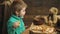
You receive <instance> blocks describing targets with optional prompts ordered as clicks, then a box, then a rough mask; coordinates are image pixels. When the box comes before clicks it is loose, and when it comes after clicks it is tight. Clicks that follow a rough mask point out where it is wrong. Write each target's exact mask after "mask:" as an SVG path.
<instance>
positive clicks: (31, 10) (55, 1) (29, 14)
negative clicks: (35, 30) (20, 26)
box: [0, 0, 60, 34]
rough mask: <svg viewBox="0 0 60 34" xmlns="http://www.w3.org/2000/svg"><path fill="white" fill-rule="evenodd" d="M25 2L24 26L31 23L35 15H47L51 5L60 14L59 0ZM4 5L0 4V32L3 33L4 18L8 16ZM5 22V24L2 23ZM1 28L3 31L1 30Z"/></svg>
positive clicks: (26, 0)
mask: <svg viewBox="0 0 60 34" xmlns="http://www.w3.org/2000/svg"><path fill="white" fill-rule="evenodd" d="M3 1H4V0H0V3H2V2H3ZM24 1H25V2H26V4H27V5H28V7H27V9H26V15H25V18H24V22H25V25H26V26H28V27H29V26H30V25H31V23H32V20H33V19H32V18H34V16H36V15H48V14H49V11H48V10H49V9H50V8H51V7H56V8H58V10H59V12H58V15H59V14H60V0H24ZM5 9H7V7H6V5H4V4H0V34H2V32H3V31H4V32H3V33H4V34H5V33H6V31H5V29H4V28H5V25H6V20H5V19H7V17H8V16H9V15H8V13H9V12H7V11H5ZM4 24H5V25H4ZM2 30H3V31H2Z"/></svg>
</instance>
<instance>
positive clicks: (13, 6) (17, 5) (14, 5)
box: [10, 0, 27, 14]
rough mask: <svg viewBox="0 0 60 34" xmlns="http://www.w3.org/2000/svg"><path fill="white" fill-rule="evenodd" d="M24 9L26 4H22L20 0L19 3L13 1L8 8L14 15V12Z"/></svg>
mask: <svg viewBox="0 0 60 34" xmlns="http://www.w3.org/2000/svg"><path fill="white" fill-rule="evenodd" d="M24 7H27V4H26V3H24V1H22V0H19V1H14V2H13V3H12V4H11V6H10V9H11V12H12V13H13V14H15V11H21V10H22V8H24Z"/></svg>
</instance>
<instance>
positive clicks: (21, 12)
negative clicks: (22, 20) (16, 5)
mask: <svg viewBox="0 0 60 34" xmlns="http://www.w3.org/2000/svg"><path fill="white" fill-rule="evenodd" d="M25 9H26V7H24V8H22V10H21V11H20V12H19V16H22V17H23V16H24V15H25V13H26V11H25Z"/></svg>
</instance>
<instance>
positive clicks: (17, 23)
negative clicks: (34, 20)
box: [7, 0, 27, 34]
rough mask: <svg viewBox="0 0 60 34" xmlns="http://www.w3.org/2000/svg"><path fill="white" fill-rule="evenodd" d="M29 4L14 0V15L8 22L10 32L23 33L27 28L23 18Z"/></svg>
mask: <svg viewBox="0 0 60 34" xmlns="http://www.w3.org/2000/svg"><path fill="white" fill-rule="evenodd" d="M26 7H27V5H26V4H25V3H24V2H23V1H22V0H21V1H14V2H13V3H12V5H11V11H12V15H11V17H10V18H9V20H8V22H7V30H8V34H22V33H23V32H24V30H25V26H24V22H23V20H22V18H23V17H24V15H25V13H26V12H25V9H26Z"/></svg>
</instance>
